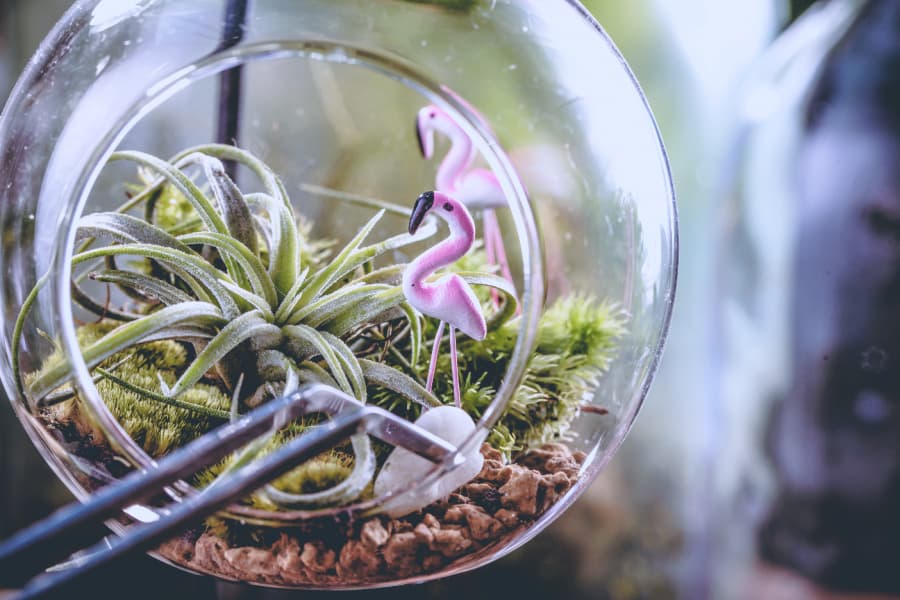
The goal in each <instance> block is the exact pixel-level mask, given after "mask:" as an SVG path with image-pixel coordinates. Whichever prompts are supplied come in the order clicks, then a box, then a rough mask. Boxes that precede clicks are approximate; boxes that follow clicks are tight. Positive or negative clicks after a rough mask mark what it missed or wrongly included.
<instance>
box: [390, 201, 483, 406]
mask: <svg viewBox="0 0 900 600" xmlns="http://www.w3.org/2000/svg"><path fill="white" fill-rule="evenodd" d="M428 214H434V215H437V216H438V217H440V218H441V219H443V220H444V221H446V222H447V225H448V226H449V228H450V235H449V236H448V237H447V238H446V239H445V240H444V241H442V242H440V243H439V244H437V245H435V246H432V247H431V248H429V249H428V250H426V251H425V252H423V253H422V254H421V255H420V256H419V257H418V258H416V259H414V260H413V261H412V262H410V263H409V265H408V266H407V267H406V269H405V270H404V272H403V281H402V288H403V294H404V295H405V296H406V299H407V300H408V301H409V303H410V304H411V305H412V306H413V307H414V308H415V309H416V310H418V311H419V312H421V313H423V314H425V315H428V316H431V317H434V318H436V319H440V321H441V323H440V325H439V326H438V331H437V335H436V336H435V338H434V346H433V347H432V350H431V363H430V364H429V367H428V379H427V383H426V384H425V387H426V389H428V390H429V391H430V390H431V387H432V384H433V383H434V373H435V370H436V369H437V358H438V354H439V352H440V345H441V336H442V335H443V333H444V324H445V323H447V324H449V325H450V362H451V368H452V371H453V400H454V402H455V404H456V406H457V407H461V406H462V399H461V395H460V388H459V362H458V356H457V352H456V329H459V330H460V331H462V332H463V333H465V334H466V335H468V336H469V337H471V338H474V339H476V340H483V339H484V337H485V335H487V324H486V323H485V320H484V315H483V314H482V312H481V304H480V303H479V302H478V298H477V297H476V296H475V292H474V291H472V288H471V287H469V284H468V283H466V282H465V281H464V280H463V278H462V277H460V276H459V275H457V274H456V273H449V274H447V275H444V276H443V277H441V278H440V279H438V280H437V281H426V278H427V277H428V276H430V275H431V274H432V273H434V272H435V271H436V270H438V269H440V268H441V267H445V266H447V265H449V264H452V263H453V262H454V261H456V260H457V259H459V258H461V257H462V256H464V255H465V254H466V252H468V251H469V249H470V248H471V247H472V244H473V243H474V242H475V223H474V221H473V220H472V216H471V215H470V214H469V211H468V210H466V207H465V206H464V205H463V204H462V203H460V202H457V201H456V200H455V199H453V198H452V197H451V196H449V195H447V194H444V193H442V192H425V193H423V194H422V195H421V196H419V197H418V198H417V199H416V203H415V205H414V206H413V210H412V215H411V216H410V219H409V233H410V234H413V233H415V232H416V230H417V229H418V228H419V225H421V223H422V220H423V219H424V218H425V216H426V215H428Z"/></svg>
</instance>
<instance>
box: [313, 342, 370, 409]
mask: <svg viewBox="0 0 900 600" xmlns="http://www.w3.org/2000/svg"><path fill="white" fill-rule="evenodd" d="M321 335H322V338H323V339H324V340H325V341H326V342H328V343H329V344H331V347H332V349H334V353H335V356H337V358H338V360H339V361H340V362H341V363H342V364H343V367H344V372H345V373H346V374H347V376H348V377H349V379H350V385H351V387H352V388H353V395H354V396H355V397H356V399H357V400H359V401H360V402H365V401H366V379H365V377H363V371H362V367H360V366H359V359H357V358H356V355H355V354H353V350H351V349H350V347H349V346H347V344H346V343H345V342H344V341H343V340H342V339H341V338H339V337H337V336H336V335H332V334H330V333H328V332H327V331H323V332H321Z"/></svg>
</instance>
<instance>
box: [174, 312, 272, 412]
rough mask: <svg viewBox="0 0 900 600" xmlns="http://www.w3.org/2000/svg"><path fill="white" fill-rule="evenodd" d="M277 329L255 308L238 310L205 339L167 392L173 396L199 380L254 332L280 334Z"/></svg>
mask: <svg viewBox="0 0 900 600" xmlns="http://www.w3.org/2000/svg"><path fill="white" fill-rule="evenodd" d="M280 333H281V332H280V330H279V329H278V327H275V326H274V325H272V324H270V323H268V322H267V321H266V320H265V319H264V318H263V317H262V316H261V315H260V314H259V313H258V312H256V311H253V312H249V313H244V314H242V315H241V316H239V317H238V318H236V319H234V320H232V321H230V322H229V323H228V324H227V325H225V327H223V328H222V330H221V331H220V332H219V333H218V334H216V336H215V337H214V338H213V339H211V340H210V341H209V343H208V344H207V345H206V347H205V348H204V349H203V350H202V351H201V352H200V353H199V354H198V355H197V357H196V358H195V359H194V361H193V362H192V363H191V364H190V366H189V367H188V368H187V369H186V370H185V372H184V373H182V374H181V377H179V378H178V381H176V382H175V385H174V386H172V389H171V390H169V393H168V394H167V395H168V396H170V397H172V398H175V397H177V396H178V395H179V394H181V393H182V392H183V391H185V390H186V389H187V388H189V387H191V386H192V385H194V384H195V383H197V382H198V381H200V378H201V377H203V375H204V374H206V372H207V371H209V370H210V369H211V368H213V366H214V365H215V364H216V363H217V362H219V361H220V360H222V358H224V357H225V355H226V354H228V353H229V352H231V351H232V350H234V349H235V348H236V347H237V346H238V345H239V344H241V343H242V342H245V341H247V340H249V339H250V338H253V337H258V336H266V337H268V336H273V337H280Z"/></svg>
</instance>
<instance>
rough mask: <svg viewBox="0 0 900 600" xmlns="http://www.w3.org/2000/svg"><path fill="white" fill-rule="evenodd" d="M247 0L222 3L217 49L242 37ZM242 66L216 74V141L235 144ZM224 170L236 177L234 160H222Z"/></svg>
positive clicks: (225, 47) (233, 43)
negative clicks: (222, 25)
mask: <svg viewBox="0 0 900 600" xmlns="http://www.w3.org/2000/svg"><path fill="white" fill-rule="evenodd" d="M248 4H249V0H228V3H227V5H226V7H225V27H224V30H223V32H222V42H221V44H219V48H218V50H219V51H221V50H226V49H228V48H231V47H232V46H236V45H237V44H238V43H240V41H241V40H242V39H243V38H244V25H245V23H246V21H247V5H248ZM242 84H243V67H242V66H240V65H238V66H236V67H232V68H231V69H228V70H227V71H224V72H222V73H221V74H220V75H219V104H218V112H217V115H216V119H217V123H216V141H218V142H219V143H220V144H233V145H237V144H238V135H239V133H240V117H241V88H242ZM224 165H225V172H226V173H228V176H229V177H231V178H232V179H235V178H236V171H237V163H235V162H234V161H230V160H229V161H225V163H224Z"/></svg>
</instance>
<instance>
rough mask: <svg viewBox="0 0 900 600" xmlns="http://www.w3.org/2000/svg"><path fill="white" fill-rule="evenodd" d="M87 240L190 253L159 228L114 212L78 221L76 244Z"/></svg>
mask: <svg viewBox="0 0 900 600" xmlns="http://www.w3.org/2000/svg"><path fill="white" fill-rule="evenodd" d="M89 238H110V239H112V240H113V241H115V242H118V243H120V244H129V243H138V244H154V245H156V246H161V247H163V248H174V249H176V250H181V251H182V252H191V251H192V250H191V249H190V248H188V247H187V246H186V245H185V244H184V243H182V242H179V241H178V240H177V239H176V238H175V237H174V236H173V235H171V234H169V233H167V232H166V231H164V230H162V229H160V228H159V227H157V226H155V225H151V224H150V223H148V222H146V221H144V220H143V219H139V218H137V217H134V216H132V215H123V214H120V213H115V212H99V213H91V214H89V215H85V216H83V217H81V218H80V219H78V230H77V231H76V233H75V241H76V243H77V242H80V241H83V240H86V239H89Z"/></svg>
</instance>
